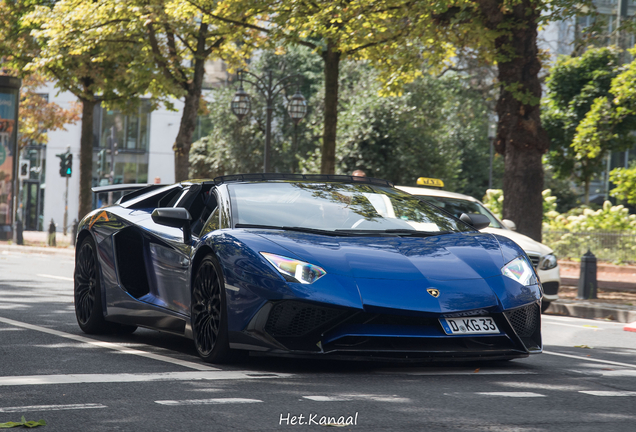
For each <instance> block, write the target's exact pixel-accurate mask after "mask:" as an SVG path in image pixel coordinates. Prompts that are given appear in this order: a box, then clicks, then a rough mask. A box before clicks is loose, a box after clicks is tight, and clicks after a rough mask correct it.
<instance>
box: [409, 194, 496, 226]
mask: <svg viewBox="0 0 636 432" xmlns="http://www.w3.org/2000/svg"><path fill="white" fill-rule="evenodd" d="M419 198H421V199H422V200H423V201H426V202H430V203H431V204H434V205H436V206H437V207H439V208H441V209H444V211H447V212H448V213H450V214H452V215H453V216H455V217H460V216H461V215H462V213H466V214H469V213H476V214H483V215H484V216H486V217H487V218H488V219H489V220H490V227H491V228H502V226H501V223H500V222H499V221H498V220H497V218H496V217H495V216H494V215H493V214H492V213H490V211H488V209H486V208H485V207H484V206H482V205H481V204H480V203H478V202H474V201H467V200H463V199H456V198H446V197H432V196H419Z"/></svg>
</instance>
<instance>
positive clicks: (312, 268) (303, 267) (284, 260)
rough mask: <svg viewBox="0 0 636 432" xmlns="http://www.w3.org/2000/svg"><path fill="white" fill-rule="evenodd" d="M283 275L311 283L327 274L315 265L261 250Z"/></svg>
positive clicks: (303, 282)
mask: <svg viewBox="0 0 636 432" xmlns="http://www.w3.org/2000/svg"><path fill="white" fill-rule="evenodd" d="M261 255H263V257H265V259H266V260H267V261H269V262H270V263H271V264H272V265H273V266H274V267H276V270H278V271H279V272H280V273H281V274H282V275H283V276H290V277H292V278H294V279H296V280H297V281H298V282H300V283H302V284H312V283H314V282H316V281H317V280H318V279H320V278H321V277H323V276H324V275H326V274H327V272H326V271H324V270H323V269H322V268H320V267H318V266H317V265H313V264H309V263H306V262H304V261H300V260H297V259H293V258H288V257H284V256H280V255H274V254H271V253H267V252H261Z"/></svg>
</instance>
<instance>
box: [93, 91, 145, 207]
mask: <svg viewBox="0 0 636 432" xmlns="http://www.w3.org/2000/svg"><path fill="white" fill-rule="evenodd" d="M150 113H151V105H150V102H149V101H143V102H142V104H141V106H140V107H139V108H138V109H137V112H136V113H134V114H124V113H122V112H120V111H116V110H108V109H105V108H103V107H101V106H97V107H95V113H94V121H93V140H94V141H93V186H106V185H110V184H127V183H147V182H148V144H149V141H150ZM99 195H100V196H97V197H95V198H94V202H93V207H94V208H97V207H101V206H102V205H105V204H107V203H108V202H113V201H115V200H117V198H118V196H112V194H111V196H107V194H99ZM101 195H104V196H101Z"/></svg>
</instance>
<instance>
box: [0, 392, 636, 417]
mask: <svg viewBox="0 0 636 432" xmlns="http://www.w3.org/2000/svg"><path fill="white" fill-rule="evenodd" d="M574 393H577V394H580V395H585V396H589V397H603V398H608V397H613V398H626V397H627V398H636V391H618V390H613V391H607V390H578V391H575V392H574ZM443 396H444V397H448V398H457V397H462V398H525V399H530V398H550V397H553V398H555V399H558V400H561V398H562V397H563V394H562V393H559V394H554V395H548V394H545V393H541V392H528V391H484V392H452V393H443ZM291 399H296V397H295V396H290V400H291ZM302 400H304V401H306V402H307V403H317V404H320V405H323V404H324V405H333V406H338V407H342V403H346V402H352V403H353V402H365V403H366V402H377V403H379V404H383V405H386V403H394V404H415V405H420V404H421V403H423V402H425V401H423V400H417V399H414V398H408V397H400V396H399V395H386V394H384V395H383V394H320V395H318V394H315V395H305V396H302ZM286 402H289V401H288V400H285V398H284V397H283V398H281V397H277V398H271V399H255V398H253V397H231V398H227V397H226V398H206V399H183V400H174V399H169V400H155V401H153V403H154V404H158V405H162V406H165V407H184V406H185V407H187V406H198V405H231V404H255V403H270V404H274V405H277V406H279V405H281V404H285V403H286ZM104 408H109V406H107V405H106V404H105V403H83V404H80V403H78V404H64V405H25V406H8V407H0V413H23V412H40V411H42V412H44V411H67V410H86V409H104Z"/></svg>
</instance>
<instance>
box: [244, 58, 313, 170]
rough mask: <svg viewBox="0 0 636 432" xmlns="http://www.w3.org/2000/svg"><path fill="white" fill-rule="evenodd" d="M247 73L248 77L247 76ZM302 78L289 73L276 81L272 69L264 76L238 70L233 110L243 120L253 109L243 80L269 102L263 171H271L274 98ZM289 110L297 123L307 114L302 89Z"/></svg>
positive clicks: (289, 103)
mask: <svg viewBox="0 0 636 432" xmlns="http://www.w3.org/2000/svg"><path fill="white" fill-rule="evenodd" d="M245 75H247V77H248V78H247V79H246V78H245ZM300 79H302V76H301V75H298V74H295V75H288V76H286V77H284V78H281V79H280V80H278V81H277V82H274V78H273V76H272V71H268V72H267V74H266V75H265V76H263V77H259V76H257V75H255V74H253V73H251V72H248V71H245V70H239V71H238V80H239V89H238V90H237V92H236V93H235V94H234V98H233V99H232V103H231V108H232V112H233V113H234V114H235V115H236V117H238V119H239V120H242V119H243V118H244V117H245V116H247V114H249V112H250V109H251V102H250V96H249V95H248V94H247V92H245V90H244V89H243V82H246V83H249V84H251V85H252V86H253V87H255V88H256V90H257V91H258V92H259V93H260V94H261V95H262V96H263V97H264V98H265V102H266V104H267V118H266V122H265V150H264V154H263V172H264V173H266V172H269V171H270V157H269V153H270V147H271V139H272V112H273V111H274V100H275V99H276V96H278V94H279V93H280V92H281V91H283V90H286V89H288V88H290V87H293V86H296V87H298V81H299V80H300ZM287 111H288V112H289V116H290V117H291V118H292V120H293V121H294V123H295V124H298V123H299V122H300V121H301V120H302V119H303V118H304V117H305V114H307V101H306V100H305V98H304V97H303V95H302V94H300V91H299V90H298V91H296V94H294V95H293V96H292V97H291V98H290V99H289V101H288V105H287Z"/></svg>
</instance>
